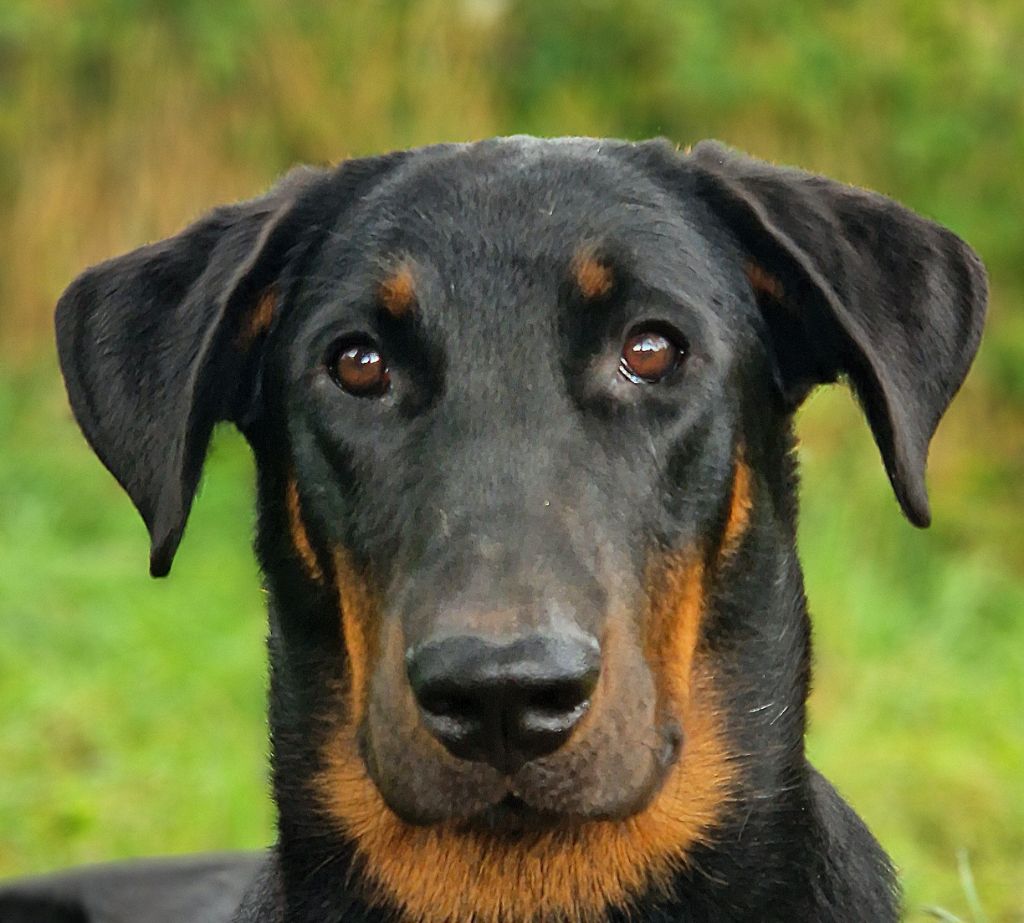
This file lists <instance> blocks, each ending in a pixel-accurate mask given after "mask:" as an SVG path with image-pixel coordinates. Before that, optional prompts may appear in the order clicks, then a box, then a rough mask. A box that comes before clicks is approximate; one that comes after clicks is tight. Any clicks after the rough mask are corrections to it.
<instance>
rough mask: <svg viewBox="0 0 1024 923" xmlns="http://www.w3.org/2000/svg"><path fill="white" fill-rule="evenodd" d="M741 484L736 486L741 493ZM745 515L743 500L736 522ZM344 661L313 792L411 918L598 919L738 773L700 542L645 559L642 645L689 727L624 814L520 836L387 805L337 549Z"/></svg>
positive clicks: (657, 864)
mask: <svg viewBox="0 0 1024 923" xmlns="http://www.w3.org/2000/svg"><path fill="white" fill-rule="evenodd" d="M740 494H741V491H739V490H734V495H735V496H739V495H740ZM739 521H740V514H738V513H737V526H736V528H742V526H741V525H739ZM335 561H336V570H337V573H338V594H339V603H340V606H341V616H342V622H343V626H344V631H345V644H346V647H347V651H348V661H349V664H350V684H351V688H350V699H351V701H352V703H353V705H352V714H351V715H350V716H349V720H348V721H346V722H345V724H344V725H343V727H341V728H340V730H339V733H338V734H337V735H335V737H334V739H333V740H332V741H331V743H330V745H329V748H328V750H327V752H326V754H325V756H326V762H327V769H326V770H325V771H324V773H323V774H322V775H321V776H320V778H319V779H318V780H317V786H316V787H317V793H318V795H319V797H321V799H322V800H323V803H324V805H325V808H326V810H327V811H328V812H329V814H330V815H331V816H333V817H334V818H336V819H337V820H338V821H339V822H340V824H341V825H342V828H343V829H344V830H345V832H346V834H347V835H348V836H349V837H351V839H352V840H353V842H354V843H355V844H356V847H357V849H358V852H359V854H360V855H361V857H362V859H363V860H364V868H365V869H366V874H367V876H368V879H369V881H370V884H371V888H372V892H371V894H370V895H369V897H370V899H371V900H372V901H375V902H389V903H391V904H393V905H397V906H398V907H400V908H401V909H402V911H403V914H404V920H405V921H407V923H461V921H464V920H468V919H472V920H473V921H474V923H524V921H535V923H540V921H547V920H558V921H564V923H594V921H597V920H599V919H601V918H602V915H603V914H604V912H605V910H606V909H607V908H608V907H609V906H613V905H620V906H621V905H625V904H628V902H629V901H630V899H631V898H633V897H636V896H637V895H639V894H641V893H642V892H643V891H644V890H645V889H647V888H649V887H654V888H662V889H664V888H667V887H668V886H669V883H670V880H671V876H672V874H673V872H675V871H676V870H678V869H679V868H682V867H685V866H686V864H687V861H688V859H687V857H688V854H689V851H690V850H691V849H692V847H693V846H694V845H695V844H697V843H701V842H707V841H708V840H709V839H710V838H711V837H712V831H713V830H714V828H715V826H716V823H717V821H718V819H719V818H720V816H721V812H722V810H723V807H724V806H725V805H726V804H727V803H728V801H729V798H730V792H731V790H732V788H733V785H734V783H735V770H734V765H733V762H732V760H731V758H730V753H729V747H728V743H727V741H726V739H725V736H724V733H723V729H722V720H721V715H720V712H719V710H718V708H717V705H716V693H715V689H714V682H713V678H714V673H713V664H712V663H710V661H709V659H708V658H707V656H706V655H705V654H704V653H703V652H702V651H701V648H700V644H699V639H700V626H701V620H702V617H703V612H704V601H705V595H706V593H705V591H706V586H705V583H706V577H707V575H706V569H705V566H704V563H703V556H702V554H701V553H698V552H697V551H696V550H690V551H684V552H678V553H673V554H668V555H665V556H663V557H661V558H660V559H659V560H657V561H656V562H654V564H653V565H652V566H651V568H650V570H649V581H648V588H649V589H648V595H649V600H650V601H649V610H650V611H649V613H648V618H647V619H646V620H645V623H646V624H647V625H649V626H650V628H649V632H648V635H647V637H646V642H645V653H646V656H647V658H648V661H649V663H650V665H651V668H652V670H653V672H654V673H655V675H656V677H657V684H658V693H659V699H660V708H661V712H662V714H663V715H668V716H671V717H672V718H674V719H675V720H676V721H678V722H679V724H680V725H681V727H682V728H683V731H684V734H685V743H684V749H683V753H682V756H681V758H680V759H679V760H678V761H677V762H676V764H675V765H674V766H673V767H672V769H671V770H670V772H669V775H668V778H667V779H666V780H665V783H664V785H663V786H662V788H661V790H660V791H659V793H658V794H657V795H656V796H655V798H654V800H653V801H652V803H651V804H650V805H649V806H648V807H647V808H645V809H644V810H643V811H641V812H640V813H639V814H637V815H635V816H634V817H632V818H630V819H628V820H626V821H618V822H616V821H595V822H591V823H587V824H583V825H579V826H574V827H567V828H565V829H562V830H558V831H552V832H543V833H538V834H536V835H534V836H532V837H525V838H522V839H518V840H515V841H503V840H500V839H495V838H491V837H487V836H486V835H483V834H479V833H474V832H467V831H465V830H459V829H456V827H455V826H454V825H443V824H442V825H435V826H430V827H414V826H411V825H409V824H406V823H404V822H403V821H401V820H399V819H398V817H396V816H395V815H394V814H393V813H392V812H391V811H390V810H389V809H388V807H387V805H386V804H385V803H384V801H383V799H382V798H381V796H380V793H379V792H378V791H377V788H376V787H375V786H374V784H373V782H372V781H371V779H370V778H369V776H368V774H367V772H366V768H365V765H364V763H363V761H362V759H361V758H360V756H359V751H358V747H357V743H356V729H357V727H358V724H359V720H360V719H361V717H362V715H363V714H364V713H365V703H366V686H367V675H368V673H367V671H368V669H369V664H370V662H371V660H372V656H373V655H372V651H371V646H370V644H369V643H368V640H367V631H366V626H367V625H368V624H369V623H370V622H369V620H370V619H372V618H373V617H374V615H373V604H372V597H371V594H370V592H369V590H368V589H367V586H366V583H365V581H364V580H363V579H362V578H361V576H360V575H359V574H357V573H356V572H355V571H354V569H353V568H352V566H351V564H350V562H349V560H348V557H347V556H346V555H345V554H344V553H340V552H339V553H337V554H336V556H335Z"/></svg>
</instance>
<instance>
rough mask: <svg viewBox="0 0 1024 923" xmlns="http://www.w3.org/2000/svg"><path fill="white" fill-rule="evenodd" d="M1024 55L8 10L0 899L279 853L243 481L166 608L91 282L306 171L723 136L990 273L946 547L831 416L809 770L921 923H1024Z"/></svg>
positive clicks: (660, 33)
mask: <svg viewBox="0 0 1024 923" xmlns="http://www.w3.org/2000/svg"><path fill="white" fill-rule="evenodd" d="M1021 48H1024V5H1022V4H1020V3H1019V0H986V2H985V3H968V4H965V3H962V2H956V0H935V2H930V3H921V2H920V0H858V2H853V0H839V2H829V3H823V2H818V3H816V2H803V0H772V2H769V3H761V4H754V3H748V2H740V0H695V2H686V3H680V2H676V0H578V2H574V3H571V4H554V3H549V2H545V0H349V2H346V3H332V2H328V0H223V2H218V3H210V2H208V0H76V2H72V3H39V2H37V0H6V2H4V3H3V4H0V247H2V248H3V252H4V253H5V254H6V256H7V258H6V259H5V261H4V264H3V267H2V269H0V356H2V357H3V361H4V362H5V364H6V365H7V366H10V368H7V369H6V370H5V371H4V372H3V373H2V374H0V440H2V443H0V445H2V448H0V713H2V714H3V716H4V717H3V719H2V733H0V765H2V766H3V767H4V770H3V784H2V785H0V874H5V873H12V872H20V871H28V870H33V869H40V868H44V867H50V866H58V865H64V864H67V863H70V862H74V861H80V860H86V859H100V858H112V857H116V856H122V855H129V854H141V853H147V852H152V851H154V850H168V849H169V850H173V851H183V850H188V849H200V848H216V847H227V846H253V845H259V844H262V843H264V842H266V840H267V839H268V838H269V836H270V830H271V810H270V806H269V804H268V801H267V797H266V786H265V780H264V765H265V759H264V751H265V742H264V737H265V728H264V718H263V684H264V679H263V675H264V661H263V653H262V645H261V638H262V634H263V631H264V628H263V615H262V600H261V598H260V594H259V592H258V589H257V587H258V575H257V573H256V569H255V566H254V563H253V561H252V557H251V554H250V553H249V552H248V551H247V547H248V541H249V537H250V532H251V513H250V511H249V506H250V501H251V498H250V495H249V494H250V491H249V490H248V489H247V487H246V485H247V484H248V483H249V482H250V481H251V466H250V463H249V461H248V459H247V454H246V452H245V450H244V448H243V447H242V446H241V444H240V441H239V439H238V438H237V437H236V436H232V435H230V434H228V433H224V434H222V435H221V437H220V438H219V441H218V448H217V449H216V450H215V452H214V456H213V458H212V460H211V465H210V473H209V477H208V478H207V481H206V486H205V487H204V489H203V493H202V496H201V498H200V500H199V502H198V504H197V508H196V513H195V516H194V518H193V522H192V524H191V525H190V528H189V534H188V536H187V538H186V541H185V543H184V546H183V549H182V553H181V555H180V557H179V560H178V562H177V564H176V571H175V574H174V575H173V576H172V577H171V578H170V579H169V580H168V581H166V582H164V583H159V584H155V583H152V582H150V581H149V580H148V579H147V578H146V577H145V559H146V542H145V536H144V530H143V528H142V526H141V524H140V523H139V522H138V521H137V518H136V517H135V515H134V513H133V511H132V510H131V509H130V504H129V503H128V502H127V500H126V499H125V498H124V497H123V495H122V494H121V493H120V491H119V490H118V489H117V487H116V485H115V484H114V483H113V481H112V480H111V479H110V478H109V477H107V476H106V475H105V474H104V473H103V472H102V470H101V469H100V466H99V465H98V463H97V462H96V461H95V459H93V458H92V456H91V455H90V453H89V451H88V449H87V448H86V447H85V445H84V443H83V442H82V440H81V438H80V437H79V436H78V434H77V432H76V431H75V429H74V426H73V424H72V423H71V421H70V419H69V416H68V414H67V411H66V410H65V408H64V404H63V399H62V397H61V395H60V392H59V389H58V386H57V383H56V381H57V376H56V371H55V369H54V368H53V367H52V360H51V359H49V358H48V357H49V354H50V350H51V345H50V341H51V333H50V316H51V310H52V305H53V303H54V301H55V299H56V297H57V296H58V294H59V293H60V291H61V290H62V288H63V287H64V285H65V284H66V283H67V281H68V280H69V279H70V278H71V276H72V275H73V274H74V273H75V272H76V271H77V270H79V269H80V268H81V267H83V266H84V265H86V264H88V263H90V262H95V261H97V260H99V259H102V258H105V257H107V256H110V255H111V254H113V253H116V252H120V251H124V250H127V249H129V248H131V247H133V246H136V245H138V244H139V243H141V242H142V241H144V240H147V239H153V238H155V237H158V236H161V235H164V234H167V233H170V232H172V231H174V230H175V229H177V228H178V227H180V226H181V225H182V224H183V223H184V222H185V221H187V220H189V219H190V218H192V217H194V216H195V215H196V214H197V213H199V212H201V211H202V210H204V209H206V208H208V207H210V206H211V205H213V204H215V203H218V202H221V201H224V200H228V199H232V198H239V197H242V196H248V195H251V194H253V193H255V192H257V191H259V190H260V189H261V188H263V187H264V186H266V185H267V184H268V183H269V182H270V181H271V180H272V179H273V177H274V176H275V175H277V174H278V173H280V172H282V171H283V170H285V169H286V168H287V167H288V166H290V165H291V164H292V163H294V162H296V161H320V162H323V161H331V160H335V159H338V158H340V157H345V156H349V155H354V154H361V153H368V152H372V151H379V150H384V149H388V148H393V147H402V146H408V145H415V144H423V143H428V142H430V141H435V140H448V139H462V138H473V137H481V136H487V135H491V134H498V133H512V132H519V131H529V132H534V133H539V134H572V133H578V134H613V135H622V136H626V137H643V136H648V135H653V134H664V135H667V136H669V137H671V138H673V139H674V140H676V141H678V142H679V143H680V144H687V143H691V142H692V141H695V140H697V139H698V138H701V137H707V136H717V137H719V138H722V139H723V140H726V141H728V142H729V143H731V144H734V145H736V146H738V147H741V148H744V149H746V150H749V151H750V152H752V153H755V154H758V155H760V156H762V157H766V158H769V159H774V160H778V161H781V162H790V163H798V164H801V165H803V166H806V167H808V168H811V169H815V170H819V171H822V172H825V173H829V174H831V175H834V176H837V177H839V178H841V179H845V180H847V181H850V182H855V183H859V184H862V185H868V186H872V187H875V188H878V189H880V190H881V191H883V192H886V193H888V194H890V195H893V196H895V197H897V198H900V199H902V200H904V201H906V202H907V203H908V204H910V205H912V206H913V207H915V208H917V209H918V210H920V211H922V212H923V213H925V214H928V215H930V216H932V217H934V218H936V219H937V220H940V221H942V222H944V223H946V224H948V225H950V226H951V227H953V228H954V229H955V230H957V231H958V232H959V233H960V234H961V235H962V236H964V237H965V238H966V239H968V240H970V241H971V243H972V244H973V245H974V246H975V247H976V248H978V249H979V251H980V252H981V254H982V255H983V257H984V258H985V259H986V262H987V263H988V265H989V268H990V270H991V273H992V281H993V308H992V315H991V320H990V324H989V328H988V331H987V334H986V338H985V342H984V345H983V348H982V352H981V355H980V358H979V361H978V364H977V368H976V370H975V372H974V373H973V374H972V377H971V379H970V380H969V383H968V386H967V388H966V389H965V391H964V393H963V394H962V395H961V397H960V398H959V399H958V401H957V403H956V404H955V406H954V410H953V411H952V412H951V414H950V416H949V418H948V419H947V421H946V422H945V423H944V424H943V428H942V430H941V431H940V435H939V438H938V440H937V441H936V444H935V447H934V449H933V452H932V458H931V470H930V481H931V487H932V492H933V497H934V506H935V520H936V526H935V528H933V529H932V530H931V531H929V532H927V533H917V532H915V531H914V530H912V529H910V527H908V526H907V525H906V524H905V523H904V522H903V521H902V520H901V519H900V517H899V515H898V512H897V510H896V507H895V504H894V503H893V501H892V499H891V496H890V494H889V491H888V488H887V485H886V484H885V479H884V475H883V474H882V472H881V467H880V465H879V463H878V461H877V458H876V453H875V450H874V447H873V446H872V445H871V444H870V439H869V438H868V436H867V435H866V430H865V428H864V427H863V424H862V422H861V421H860V419H859V416H858V415H857V413H856V412H855V410H854V409H853V407H852V404H851V402H850V401H848V400H846V399H844V398H842V397H840V396H839V395H838V393H836V394H832V395H822V396H821V397H818V398H815V399H814V400H813V401H812V402H811V403H810V406H809V408H808V410H807V411H806V413H805V414H804V418H803V420H802V424H801V426H802V430H803V432H804V433H805V436H806V444H805V450H804V456H805V462H806V465H805V470H806V489H805V509H804V516H803V521H802V526H801V538H802V547H803V550H804V556H805V560H806V563H807V572H808V587H809V594H810V598H811V601H812V609H813V611H814V614H815V619H816V627H817V633H818V646H817V651H818V660H817V671H816V677H817V678H816V692H815V696H814V700H813V703H812V716H813V729H812V736H811V741H810V747H811V752H812V755H813V756H814V758H815V759H816V760H817V761H818V763H819V764H820V765H821V767H822V768H823V769H824V770H825V771H826V772H827V774H828V775H829V776H830V777H831V778H833V779H834V780H836V782H837V784H838V785H839V787H840V789H841V790H842V791H844V792H845V793H846V794H847V795H848V796H849V797H850V798H851V800H852V801H853V803H854V804H855V805H856V806H857V807H858V809H859V810H861V811H862V812H863V814H864V815H865V816H866V818H867V819H868V821H869V822H870V823H871V825H872V827H873V829H875V831H876V832H877V833H878V835H879V836H880V838H881V839H882V841H883V842H884V843H885V844H886V845H887V846H888V847H889V848H890V849H891V851H892V852H893V854H894V856H895V858H896V860H897V862H898V863H899V864H900V866H901V869H902V872H903V877H904V881H905V883H906V887H907V892H908V908H909V917H910V918H911V919H925V918H926V916H925V911H924V910H923V909H919V908H922V907H923V905H926V904H927V905H933V906H934V907H935V908H936V909H935V910H933V911H932V914H933V916H932V918H934V915H935V914H938V915H939V916H940V918H941V915H942V914H946V918H950V919H954V918H960V919H963V920H971V921H973V923H980V921H981V920H982V919H987V920H988V921H990V923H1007V921H1011V920H1021V919H1024V905H1022V903H1021V901H1022V899H1024V897H1022V894H1021V892H1020V882H1021V881H1024V790H1022V785H1021V781H1020V777H1021V767H1022V766H1024V741H1022V738H1024V730H1022V727H1021V719H1020V715H1021V714H1022V712H1024V620H1022V619H1021V612H1022V609H1024V582H1022V580H1021V577H1020V574H1021V572H1022V570H1024V538H1022V533H1021V530H1020V519H1021V515H1022V513H1024V486H1022V485H1024V422H1022V409H1024V312H1022V311H1021V310H1020V301H1021V296H1022V294H1024V261H1022V259H1021V254H1022V253H1024V222H1022V221H1021V215H1020V203H1021V202H1022V201H1024V170H1022V169H1021V164H1022V163H1024V108H1022V104H1021V100H1022V99H1024V67H1022V66H1021V61H1020V49H1021ZM14 368H17V369H18V370H19V371H14V370H13V369H14ZM958 855H965V856H967V857H969V861H968V860H967V859H961V860H958V858H957V856H958ZM964 868H967V869H968V871H970V870H973V878H972V877H971V876H970V875H968V876H967V877H966V878H965V876H964V871H963V870H964ZM968 881H970V884H969V886H968V884H967V882H968ZM982 908H983V910H982ZM986 914H987V917H986V916H985V915H986Z"/></svg>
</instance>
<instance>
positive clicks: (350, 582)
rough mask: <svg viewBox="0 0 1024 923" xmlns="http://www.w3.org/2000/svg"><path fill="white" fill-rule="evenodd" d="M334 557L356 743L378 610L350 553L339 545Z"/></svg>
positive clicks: (352, 728)
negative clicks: (373, 625)
mask: <svg viewBox="0 0 1024 923" xmlns="http://www.w3.org/2000/svg"><path fill="white" fill-rule="evenodd" d="M333 558H334V574H335V587H336V590H337V594H338V608H339V609H340V611H341V626H342V631H343V633H344V637H345V650H346V654H347V659H348V671H349V689H348V701H349V712H348V724H349V725H350V729H351V733H352V743H353V745H354V742H355V731H356V729H357V728H358V727H359V724H360V722H361V721H362V720H363V715H365V713H366V698H367V688H368V682H369V673H370V659H371V657H372V650H371V644H370V633H369V626H370V625H371V624H372V620H373V619H374V618H375V612H376V609H375V606H374V602H373V596H372V594H371V593H370V589H369V587H368V586H367V583H366V580H365V578H364V577H363V576H362V575H361V574H359V573H358V572H357V571H356V568H355V567H354V565H353V564H352V559H351V557H350V556H349V555H348V553H347V552H345V551H344V550H343V549H341V548H336V549H335V550H334V554H333ZM356 759H357V760H358V762H359V765H360V766H362V760H360V759H359V758H358V756H357V757H356ZM367 781H369V779H367ZM371 785H372V783H371ZM374 791H376V789H374ZM379 802H380V796H379V795H378V796H377V802H376V803H379ZM376 803H375V804H376Z"/></svg>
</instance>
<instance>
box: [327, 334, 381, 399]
mask: <svg viewBox="0 0 1024 923" xmlns="http://www.w3.org/2000/svg"><path fill="white" fill-rule="evenodd" d="M328 367H329V369H330V372H331V376H332V377H333V378H334V380H335V381H336V382H337V383H338V384H339V385H340V386H341V387H342V388H344V389H345V390H346V391H348V393H349V394H354V395H355V396H356V397H380V396H381V395H382V394H384V393H385V392H386V391H387V390H388V387H389V385H390V384H391V374H390V373H389V372H388V367H387V365H386V364H385V362H384V357H383V356H381V354H380V352H379V351H378V350H377V347H376V346H374V345H373V344H372V343H348V344H343V345H342V347H341V348H340V349H339V350H338V351H337V352H336V353H335V354H334V358H333V359H332V360H331V361H330V362H329V363H328Z"/></svg>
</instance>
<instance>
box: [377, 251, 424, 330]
mask: <svg viewBox="0 0 1024 923" xmlns="http://www.w3.org/2000/svg"><path fill="white" fill-rule="evenodd" d="M377 299H378V301H379V302H380V305H381V307H382V308H384V310H385V311H387V312H388V314H390V315H391V316H392V317H402V316H403V315H405V314H408V313H409V311H411V310H412V308H413V307H414V306H415V304H416V286H415V279H414V278H413V274H412V268H411V267H410V266H409V264H408V263H403V264H402V265H401V266H399V267H398V268H397V269H395V270H394V271H393V272H392V273H391V274H390V275H389V276H387V277H386V278H385V279H384V280H383V281H382V282H381V283H380V285H378V286H377Z"/></svg>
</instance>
